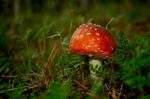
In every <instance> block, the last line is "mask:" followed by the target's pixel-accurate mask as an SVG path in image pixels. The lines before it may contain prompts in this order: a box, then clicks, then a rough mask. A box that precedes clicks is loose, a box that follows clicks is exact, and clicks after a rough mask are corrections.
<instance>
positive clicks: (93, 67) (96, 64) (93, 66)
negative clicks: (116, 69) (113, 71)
mask: <svg viewBox="0 0 150 99" xmlns="http://www.w3.org/2000/svg"><path fill="white" fill-rule="evenodd" d="M89 65H90V75H91V78H92V79H93V80H95V81H98V82H99V83H100V84H102V83H103V77H98V76H97V74H96V72H97V71H98V72H102V62H101V61H99V60H96V59H92V60H90V61H89Z"/></svg>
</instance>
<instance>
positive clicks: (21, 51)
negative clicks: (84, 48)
mask: <svg viewBox="0 0 150 99" xmlns="http://www.w3.org/2000/svg"><path fill="white" fill-rule="evenodd" d="M149 9H150V1H149V0H0V99H1V98H2V99H3V98H4V99H7V98H12V99H13V98H14V99H24V98H25V99H26V98H27V99H28V98H34V99H41V98H42V99H91V98H92V99H93V98H94V99H111V98H112V99H128V98H129V99H137V98H138V99H149V98H150V83H149V82H150V65H149V63H150V53H149V52H150V12H149ZM112 19H113V20H112ZM110 20H112V21H111V22H110ZM88 22H92V23H95V24H100V25H102V26H103V27H106V26H108V30H109V31H110V33H111V34H112V35H113V36H114V37H115V38H116V41H117V48H116V52H115V54H114V56H113V57H112V59H111V60H103V65H105V68H104V72H103V74H102V76H103V77H104V78H105V81H104V84H103V86H102V87H99V86H96V85H95V84H93V82H92V81H91V79H90V77H89V69H88V64H87V63H88V59H87V57H86V56H82V55H76V54H73V53H70V51H69V48H68V44H69V40H70V37H71V35H72V33H73V31H74V30H75V29H76V28H77V27H78V26H79V25H80V24H83V23H88ZM109 22H110V23H109ZM108 23H109V24H108ZM116 97H117V98H116Z"/></svg>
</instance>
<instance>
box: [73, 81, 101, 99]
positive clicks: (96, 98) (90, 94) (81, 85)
mask: <svg viewBox="0 0 150 99" xmlns="http://www.w3.org/2000/svg"><path fill="white" fill-rule="evenodd" d="M73 82H74V83H75V84H77V85H78V86H80V87H81V88H82V89H84V90H86V91H87V92H86V93H85V94H87V95H89V96H91V97H92V99H100V96H98V95H95V94H92V93H91V92H90V90H89V89H88V88H87V87H86V86H84V85H83V84H81V83H80V82H78V81H77V80H73Z"/></svg>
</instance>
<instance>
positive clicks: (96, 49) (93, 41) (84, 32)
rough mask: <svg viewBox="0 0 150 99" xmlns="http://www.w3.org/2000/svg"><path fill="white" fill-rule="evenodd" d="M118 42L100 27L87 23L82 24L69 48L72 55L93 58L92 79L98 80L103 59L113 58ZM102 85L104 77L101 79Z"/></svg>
mask: <svg viewBox="0 0 150 99" xmlns="http://www.w3.org/2000/svg"><path fill="white" fill-rule="evenodd" d="M115 47H116V41H115V39H114V38H113V37H112V35H111V34H110V33H109V32H108V31H107V30H106V29H105V28H103V27H101V26H100V25H96V24H92V23H87V24H82V25H80V26H79V28H77V29H76V30H75V32H74V33H73V35H72V38H71V40H70V45H69V48H70V50H71V52H72V53H80V54H82V55H87V56H93V57H95V59H91V60H90V61H89V64H90V73H91V77H92V78H94V79H97V76H96V71H98V70H99V69H100V68H102V62H101V61H100V60H98V59H96V57H100V58H102V59H108V58H111V56H112V54H113V53H114V51H115ZM99 79H100V81H101V83H102V80H103V77H99Z"/></svg>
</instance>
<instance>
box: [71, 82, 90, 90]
mask: <svg viewBox="0 0 150 99" xmlns="http://www.w3.org/2000/svg"><path fill="white" fill-rule="evenodd" d="M73 82H74V83H75V84H77V85H78V86H80V87H81V88H82V89H84V90H87V91H89V90H88V88H87V87H86V86H84V85H83V84H81V83H80V82H78V81H77V80H73Z"/></svg>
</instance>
